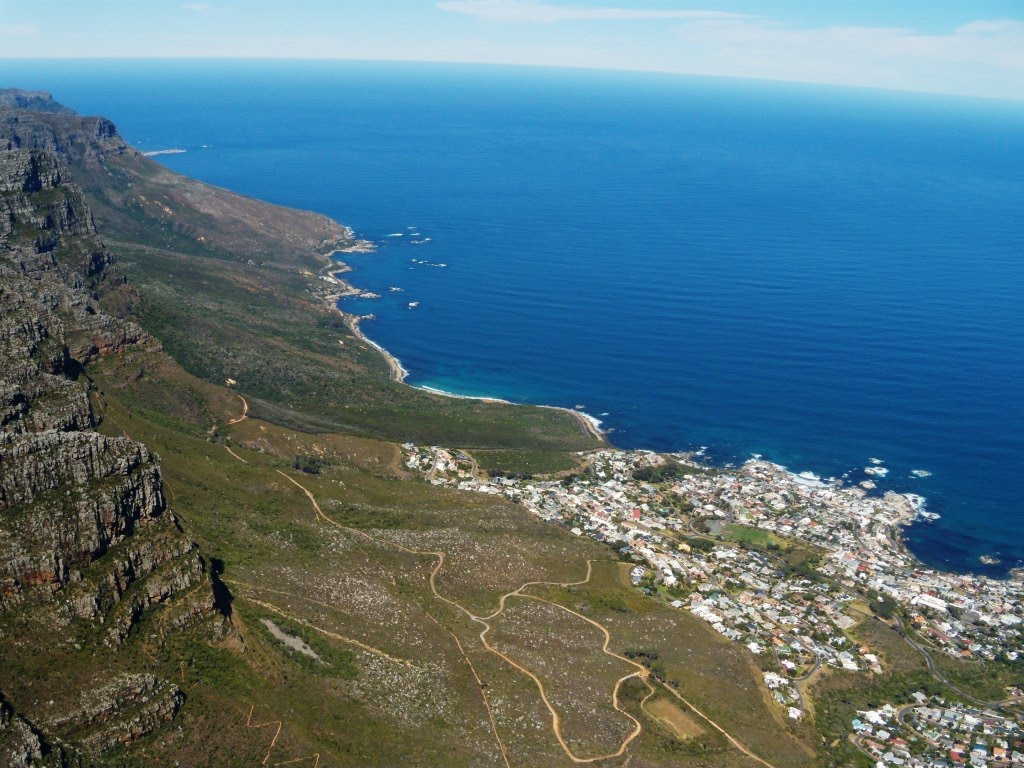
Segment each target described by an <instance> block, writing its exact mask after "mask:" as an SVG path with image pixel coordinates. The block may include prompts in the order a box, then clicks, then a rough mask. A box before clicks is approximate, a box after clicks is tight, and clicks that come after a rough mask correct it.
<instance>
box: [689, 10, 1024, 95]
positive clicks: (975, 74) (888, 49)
mask: <svg viewBox="0 0 1024 768" xmlns="http://www.w3.org/2000/svg"><path fill="white" fill-rule="evenodd" d="M676 41H677V46H678V47H677V49H676V51H677V58H676V59H675V62H676V65H677V66H678V67H679V69H680V70H683V71H689V72H693V73H699V74H727V75H732V76H737V77H762V78H771V79H778V80H802V81H810V82H827V83H836V84H848V85H870V86H878V87H890V88H905V89H909V90H929V91H946V90H949V91H953V92H965V93H971V92H974V93H977V94H978V95H993V96H1009V97H1011V98H1021V97H1022V96H1024V86H1022V84H1024V78H1022V77H1021V76H1022V74H1024V22H1021V21H1016V20H979V21H974V22H971V23H969V24H964V25H962V26H960V27H958V28H956V29H954V30H952V31H950V32H947V33H944V34H925V33H921V32H917V31H915V30H910V29H900V28H891V27H857V26H833V27H820V28H797V27H792V26H788V25H785V24H781V23H778V22H772V21H766V20H733V21H714V20H704V21H694V22H689V23H685V24H681V25H679V27H678V28H677V30H676Z"/></svg>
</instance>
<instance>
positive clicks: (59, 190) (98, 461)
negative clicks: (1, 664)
mask: <svg viewBox="0 0 1024 768" xmlns="http://www.w3.org/2000/svg"><path fill="white" fill-rule="evenodd" d="M39 98H41V97H39ZM3 99H4V96H3V94H0V104H2V103H4V101H3ZM38 117H39V116H38V115H29V116H28V119H27V120H24V121H23V115H22V114H21V113H6V114H5V116H3V117H2V118H0V119H2V120H6V121H8V122H9V123H10V121H15V122H17V123H19V124H21V123H22V122H27V123H30V124H31V125H32V126H35V127H34V128H33V129H32V130H31V131H28V132H25V131H22V132H21V133H19V137H20V138H19V140H18V141H17V142H15V141H8V142H7V147H8V148H7V149H4V148H3V146H4V145H3V144H0V361H3V364H2V366H0V650H3V649H5V648H6V651H4V653H5V654H7V653H13V654H14V656H15V657H17V656H18V655H19V654H33V653H35V652H36V650H37V648H39V645H38V644H39V643H40V641H41V640H42V641H43V642H44V643H46V648H47V650H51V649H55V648H56V649H59V648H61V647H67V648H74V649H77V650H79V651H82V652H83V653H86V654H91V656H90V658H92V659H95V658H96V654H98V653H99V654H102V653H115V654H116V653H118V652H119V650H118V649H121V648H126V647H128V646H130V645H131V643H132V642H133V640H132V638H133V632H134V630H135V628H136V627H137V626H138V625H139V623H140V622H141V621H143V620H150V619H151V620H152V621H151V623H150V624H148V625H147V626H148V627H150V628H151V629H150V630H148V631H149V632H150V634H149V636H148V637H149V640H148V642H152V641H154V640H155V641H156V642H158V643H159V642H163V641H164V638H166V637H167V636H169V635H170V634H172V633H174V632H177V631H181V630H182V629H183V628H186V627H190V626H193V625H195V624H196V623H202V622H208V623H209V624H210V631H211V632H216V631H218V630H217V627H218V626H221V625H222V621H223V620H222V619H220V618H219V614H218V613H217V612H216V610H215V605H214V596H213V589H212V583H211V576H210V573H209V570H208V568H207V566H206V564H205V563H204V561H203V559H202V558H201V557H200V555H199V553H198V550H197V547H196V546H195V544H193V543H192V542H191V541H190V540H189V539H188V537H187V536H185V534H184V533H183V532H182V530H181V528H180V526H179V525H178V523H177V521H176V520H175V518H174V515H173V513H172V512H171V511H170V510H169V509H168V507H167V502H166V499H165V495H164V489H163V483H162V479H161V475H160V467H159V463H158V461H157V459H156V457H154V456H153V455H152V454H151V453H150V451H149V450H148V449H147V448H146V446H144V445H142V444H141V443H137V442H135V441H133V440H131V439H130V438H128V437H127V436H124V437H109V436H104V435H101V434H99V433H97V432H96V431H95V428H96V426H97V416H96V413H95V412H94V409H93V407H92V403H91V399H90V392H89V385H88V381H87V379H86V377H85V376H84V375H83V369H84V366H85V365H86V364H87V363H88V362H90V361H91V360H93V359H94V358H96V357H97V356H99V355H103V354H110V353H115V352H117V351H119V350H122V349H124V348H125V347H126V346H128V345H145V346H148V347H150V348H152V349H158V348H159V347H158V345H157V344H156V342H155V341H154V340H152V339H151V338H149V337H148V336H147V335H146V334H145V333H144V332H143V331H142V330H141V329H140V328H139V327H138V326H136V325H134V324H133V323H130V322H126V321H123V320H119V319H117V318H113V317H110V316H108V315H106V314H105V313H104V312H103V311H102V310H101V308H100V303H99V298H100V296H101V295H102V294H104V292H106V291H110V290H115V289H116V288H117V286H120V285H123V283H124V280H123V278H122V277H121V276H120V275H119V274H118V272H117V270H116V268H114V267H113V266H112V261H113V260H112V258H111V256H110V254H109V253H108V252H107V250H106V249H105V248H104V246H103V243H102V241H101V240H100V239H99V237H98V234H97V231H96V227H95V225H94V223H93V218H92V214H91V213H90V210H89V206H88V205H87V203H86V199H85V197H84V195H83V194H82V192H81V190H80V189H78V187H76V186H75V185H73V184H71V183H69V181H68V179H67V171H66V168H65V166H64V165H63V163H62V154H61V153H65V152H67V151H69V145H73V144H75V143H77V144H78V145H79V148H81V147H86V146H88V147H92V149H86V150H85V151H89V152H101V151H106V149H104V147H105V146H106V144H104V142H106V141H107V140H108V139H109V138H110V137H111V136H116V132H115V131H113V127H112V125H110V124H109V123H107V122H106V121H102V120H99V119H84V118H75V119H77V120H80V123H79V126H80V129H81V130H80V133H73V134H72V135H70V136H69V135H68V134H67V133H66V132H65V133H62V134H58V133H54V132H47V131H46V130H45V126H46V125H47V123H46V120H45V119H43V120H38V119H36V118H38ZM42 117H43V118H47V117H60V118H65V116H64V115H60V114H58V113H57V112H56V111H54V112H53V113H52V114H46V115H43V116H42ZM65 119H66V118H65ZM40 126H42V127H40ZM114 144H115V145H116V141H115V142H114ZM114 151H116V146H115V147H114ZM83 638H86V639H87V640H88V642H90V643H92V644H94V646H95V647H93V648H88V647H85V648H83ZM100 649H106V650H103V651H101V650H100ZM115 666H118V665H117V664H110V663H109V659H108V660H107V661H105V662H103V663H102V664H98V666H97V669H98V670H99V672H98V674H97V675H92V676H88V677H85V678H80V679H78V682H77V683H73V684H69V685H67V686H66V688H65V689H64V690H61V691H60V692H59V694H57V695H55V697H54V700H51V701H49V702H48V707H49V708H44V707H43V706H42V704H41V703H40V702H38V701H34V700H30V699H28V698H26V697H24V696H22V699H24V701H22V700H19V699H18V698H17V697H15V696H13V694H11V692H10V691H0V762H2V763H3V764H5V765H8V764H9V765H25V766H28V765H67V764H71V763H73V762H74V761H75V760H77V759H78V757H76V755H78V754H81V755H85V756H86V759H89V757H90V756H92V757H96V756H100V755H102V754H103V752H104V751H105V750H108V749H110V748H112V747H115V746H117V745H122V744H125V743H128V742H130V741H132V740H133V739H137V738H139V737H141V736H144V735H146V734H148V733H150V732H152V731H153V730H154V729H156V728H158V727H160V726H161V725H162V724H163V723H165V722H166V721H168V720H169V719H171V718H173V717H174V715H175V713H176V712H177V710H178V707H179V706H180V705H181V702H182V700H183V694H182V692H181V691H180V690H178V688H177V687H176V686H175V685H174V684H173V683H171V682H169V681H166V680H160V679H158V678H156V677H154V676H153V675H151V674H145V673H143V672H142V671H141V670H140V671H139V672H138V673H133V672H124V671H122V672H119V673H117V674H114V673H113V672H112V671H109V672H106V673H104V670H105V669H106V668H108V667H115ZM6 677H7V676H6V675H4V674H3V673H2V672H0V687H3V686H5V685H15V686H16V685H17V682H18V681H13V682H12V680H11V679H9V678H8V679H6V680H5V678H6ZM4 693H7V694H8V695H9V696H10V699H11V700H10V702H8V701H7V700H5V699H4V698H3V694H4ZM54 701H56V702H57V703H56V704H54ZM12 705H13V707H15V708H17V710H18V712H17V713H15V711H14V709H12ZM26 718H27V719H26ZM30 723H31V724H30ZM39 729H42V730H39ZM59 743H66V744H67V745H69V746H67V747H58V746H53V745H55V744H59Z"/></svg>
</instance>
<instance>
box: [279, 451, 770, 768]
mask: <svg viewBox="0 0 1024 768" xmlns="http://www.w3.org/2000/svg"><path fill="white" fill-rule="evenodd" d="M275 471H276V472H277V473H278V474H279V475H281V476H282V477H283V478H285V479H286V480H287V481H288V482H290V483H291V484H292V485H294V486H295V487H296V488H298V489H299V490H301V491H302V492H303V493H304V494H305V495H306V497H307V498H308V499H309V502H310V504H311V505H312V507H313V511H314V512H315V513H316V516H317V518H318V519H320V520H323V521H324V522H326V523H328V524H329V525H332V526H334V527H335V528H338V529H340V530H343V531H346V532H348V533H350V534H354V535H356V536H360V537H362V538H364V539H366V540H368V541H371V542H373V543H375V544H377V545H379V546H385V547H393V548H395V549H398V550H400V551H402V552H405V553H407V554H411V555H417V556H430V557H433V558H435V559H436V562H435V563H434V567H433V568H432V569H431V571H430V578H429V585H430V591H431V593H432V594H433V595H434V597H436V598H437V599H438V600H441V601H442V602H444V603H446V604H448V605H450V606H452V607H453V608H455V609H456V610H457V611H459V612H460V613H462V614H463V615H464V616H465V617H466V618H468V619H470V620H471V621H473V622H475V623H477V624H480V625H482V626H483V629H482V630H481V631H480V634H479V638H480V642H481V643H482V644H483V646H484V648H486V649H487V650H488V651H489V652H491V653H493V654H494V655H495V656H497V657H498V658H500V659H501V660H502V661H504V662H505V663H506V664H508V665H509V666H510V667H512V668H513V669H516V670H518V671H519V672H521V673H522V674H524V675H526V676H527V677H529V678H530V679H531V680H532V681H533V682H534V684H535V685H536V686H537V691H538V692H539V694H540V697H541V700H542V701H543V702H544V706H545V707H546V708H547V710H548V712H549V713H550V714H551V728H552V731H553V732H554V735H555V739H556V740H557V741H558V744H559V746H560V747H561V748H562V751H563V752H564V753H565V754H566V756H567V757H568V758H569V759H570V760H571V761H572V762H573V763H575V764H577V765H582V764H589V763H596V762H600V761H603V760H610V759H613V758H617V757H621V756H622V755H623V754H625V752H626V749H627V748H628V747H629V745H630V744H631V743H632V742H633V741H634V740H635V739H636V738H637V737H638V736H639V735H640V734H641V733H643V724H642V723H641V722H640V721H639V720H638V719H637V718H636V717H635V716H633V715H632V714H630V713H629V712H627V711H626V710H625V709H623V707H622V704H621V702H620V700H619V692H620V690H621V688H622V685H623V683H625V682H626V681H627V680H629V679H631V678H634V677H635V678H637V679H639V680H641V681H642V682H643V683H644V685H645V686H647V688H648V693H647V695H646V696H645V697H644V698H643V700H642V701H641V702H640V708H641V710H643V709H644V706H645V705H646V703H647V701H648V700H649V699H650V698H651V696H653V695H654V694H655V692H656V689H655V687H654V686H653V685H651V682H650V680H649V677H650V675H649V672H648V670H647V669H646V668H645V667H644V666H642V665H641V664H638V663H637V662H635V661H633V660H632V659H628V658H626V657H625V656H622V655H620V654H618V653H615V652H614V651H612V650H610V649H609V646H610V644H611V633H610V632H609V631H608V628H607V627H605V626H604V625H603V624H601V623H600V622H597V621H595V620H594V619H591V618H590V617H588V616H584V615H583V614H582V613H579V612H577V611H574V610H572V609H571V608H568V607H566V606H564V605H560V604H559V603H556V602H553V601H551V600H548V599H546V598H543V597H538V596H536V595H530V594H526V593H525V592H524V590H526V589H527V588H528V587H533V586H547V587H561V588H568V587H575V586H582V585H584V584H587V583H588V582H589V581H590V579H591V577H592V576H593V570H594V566H593V564H594V561H593V560H587V573H586V576H585V577H584V578H583V579H580V580H579V581H565V582H556V581H528V582H526V583H525V584H522V585H520V586H519V587H518V588H516V589H514V590H512V591H511V592H506V593H505V594H503V595H501V597H500V598H499V599H498V607H497V608H496V609H495V610H494V611H493V612H492V613H490V614H488V615H487V616H479V615H477V614H475V613H473V612H472V611H471V610H469V609H468V608H466V607H465V606H464V605H462V604H461V603H458V602H457V601H455V600H452V599H451V598H449V597H446V596H445V595H443V594H442V593H441V592H440V591H439V590H438V588H437V576H438V574H439V573H440V572H441V569H442V568H444V565H445V559H446V556H445V553H444V552H440V551H431V550H418V549H413V548H411V547H407V546H405V545H404V544H399V543H398V542H394V541H388V540H387V539H379V538H377V537H375V536H372V535H370V534H369V533H366V532H365V531H361V530H359V529H357V528H350V527H349V526H347V525H343V524H341V523H339V522H337V521H336V520H333V519H332V518H331V517H329V516H328V515H327V514H325V513H324V511H323V509H321V507H320V504H319V502H317V500H316V497H315V496H314V495H313V494H312V493H311V492H310V490H309V489H308V488H306V487H305V486H304V485H302V484H301V483H299V482H298V481H297V480H295V478H293V477H291V476H290V475H288V474H287V473H285V472H282V471H281V470H279V469H278V470H275ZM512 598H522V599H525V600H535V601H537V602H542V603H547V604H548V605H552V606H554V607H555V608H558V609H559V610H562V611H565V612H566V613H569V614H571V615H573V616H575V617H576V618H579V619H582V620H583V621H585V622H587V623H588V624H590V625H591V626H593V627H595V628H597V629H598V630H599V631H600V632H601V634H602V635H603V637H604V642H603V644H602V647H601V651H602V652H603V653H605V654H607V655H609V656H612V657H613V658H615V659H619V660H621V661H623V662H625V663H626V664H628V665H629V666H631V667H634V669H635V671H633V672H630V673H629V674H628V675H623V676H622V677H620V678H619V679H618V680H617V681H616V683H615V687H614V689H613V690H612V706H613V707H614V708H615V709H616V711H618V712H621V713H622V714H623V715H624V716H625V717H627V718H629V719H630V720H631V721H632V722H633V726H634V727H633V730H632V731H631V732H630V734H629V735H628V736H627V737H626V738H625V739H624V740H623V742H622V743H621V744H620V746H619V748H618V749H617V750H616V751H614V752H610V753H608V754H603V755H594V756H591V757H581V756H579V755H577V754H576V753H575V752H573V751H572V748H571V747H570V746H569V745H568V744H567V743H566V741H565V738H564V737H563V736H562V729H561V716H560V715H559V714H558V711H557V710H556V709H555V707H554V706H553V705H552V703H551V701H550V699H549V698H548V695H547V690H546V688H545V687H544V682H543V681H542V680H541V679H540V677H538V676H537V674H536V673H535V672H533V671H532V670H530V669H528V668H527V667H525V666H523V665H522V664H519V663H518V662H517V661H515V660H514V659H512V658H511V657H509V656H508V655H507V654H505V653H503V652H502V651H500V650H499V649H497V648H495V647H494V646H493V645H491V643H490V641H489V640H488V639H487V634H488V633H489V632H490V631H491V624H490V622H491V621H493V620H494V619H496V618H498V617H499V616H500V615H501V614H502V613H504V611H505V608H506V606H507V604H508V601H509V600H510V599H512ZM427 615H428V616H429V615H430V614H429V613H428V614H427ZM289 618H291V617H289ZM430 618H431V619H433V618H434V617H433V616H431V617H430ZM434 621H435V622H436V621H437V620H436V619H434ZM448 631H449V633H450V634H452V636H453V637H455V642H456V644H457V646H458V648H459V651H460V652H461V653H462V655H463V658H465V659H466V661H467V662H468V663H469V665H470V668H471V669H472V671H473V675H474V677H475V678H476V680H477V682H478V683H479V684H480V686H481V692H482V694H483V697H484V702H485V704H486V707H487V712H488V716H489V718H490V722H491V726H492V730H493V732H494V736H495V739H496V741H497V742H498V746H499V749H500V751H501V755H502V758H503V760H504V761H505V764H506V766H509V768H510V765H509V761H508V754H507V749H506V747H505V745H504V743H503V742H502V741H501V738H500V736H499V735H498V730H497V724H496V723H495V720H494V715H493V711H492V709H491V705H490V702H489V701H488V700H487V696H486V693H483V690H484V689H483V681H482V680H481V679H480V676H479V675H478V674H477V672H476V669H475V667H473V664H472V662H471V661H470V660H469V657H468V656H467V655H466V652H465V649H464V648H463V646H462V643H461V642H460V641H459V639H458V637H457V636H455V633H454V632H451V630H448ZM339 639H341V638H339ZM344 639H346V640H348V638H344ZM662 687H664V688H665V690H666V691H668V692H669V693H670V694H671V695H673V696H675V697H676V698H677V699H679V701H681V702H682V703H683V704H685V705H686V706H687V707H688V708H689V709H691V710H693V712H695V713H696V714H697V715H699V716H700V717H701V718H702V719H703V720H705V721H706V722H707V723H708V724H709V725H710V726H711V727H712V728H714V729H715V730H716V731H718V732H719V733H721V734H722V735H723V736H724V737H725V738H726V739H727V740H728V742H729V743H730V744H731V745H732V746H733V747H735V748H736V749H737V750H739V751H740V752H741V753H743V754H744V755H746V756H747V757H749V758H751V759H752V760H755V761H757V762H758V763H760V764H761V765H763V766H765V768H776V766H774V765H772V764H771V763H769V762H768V761H766V760H764V759H763V758H760V757H758V756H757V755H755V754H754V753H753V752H751V751H750V750H749V749H748V748H747V747H746V746H744V745H743V744H742V743H741V742H740V741H739V740H737V739H736V738H735V737H734V736H732V735H731V734H729V732H728V731H726V730H725V729H724V728H722V726H720V725H719V724H718V723H716V722H715V721H714V720H712V719H711V718H710V717H708V716H707V715H706V714H704V713H703V712H702V711H701V710H699V709H697V707H695V706H693V704H691V703H690V702H689V701H687V700H686V699H685V698H683V697H682V696H681V695H680V694H679V693H678V692H677V691H675V690H674V689H672V688H671V687H669V686H667V685H664V684H662Z"/></svg>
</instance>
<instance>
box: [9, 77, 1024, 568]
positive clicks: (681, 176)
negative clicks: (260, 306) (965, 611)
mask: <svg viewBox="0 0 1024 768" xmlns="http://www.w3.org/2000/svg"><path fill="white" fill-rule="evenodd" d="M0 73H3V77H2V80H3V81H4V82H3V85H5V86H6V85H12V86H14V85H16V86H19V87H25V88H44V89H47V90H50V91H52V92H53V93H54V95H55V96H56V97H57V98H58V99H59V100H61V101H63V102H65V103H67V104H69V105H70V106H72V107H74V108H76V109H77V110H79V111H81V112H85V113H102V114H104V115H106V116H108V117H110V118H111V119H113V120H114V121H115V122H116V123H117V124H118V126H119V128H120V130H121V132H122V133H123V134H124V136H125V137H126V138H127V139H128V140H129V141H131V142H132V143H133V144H135V145H136V146H138V147H139V148H140V149H143V150H149V151H155V150H161V149H184V150H187V151H186V152H184V153H181V154H174V155H166V156H162V157H161V158H160V160H161V161H163V162H164V163H165V164H166V165H168V166H169V167H171V168H173V169H174V170H176V171H180V172H182V173H185V174H189V175H191V176H195V177H198V178H201V179H204V180H206V181H209V182H212V183H214V184H218V185H221V186H224V187H228V188H231V189H233V190H236V191H239V192H242V193H245V194H249V195H253V196H258V197H261V198H265V199H267V200H271V201H273V202H277V203H282V204H286V205H291V206H298V207H301V208H310V209H313V210H317V211H320V212H323V213H325V214H328V215H330V216H332V217H334V218H336V219H337V220H339V221H341V222H342V223H345V224H348V225H350V226H352V227H353V228H354V229H355V230H356V232H357V234H358V235H359V236H360V237H365V238H368V239H371V240H373V241H375V242H377V243H378V244H379V246H380V247H379V249H378V251H377V252H376V253H374V254H368V255H358V256H352V257H351V258H349V259H348V262H349V263H350V264H351V266H352V267H354V272H353V273H352V274H351V275H350V276H349V278H350V280H351V281H352V282H353V283H355V284H356V285H359V286H361V287H365V288H367V289H370V290H372V291H375V292H377V293H379V294H381V297H382V298H380V299H379V300H363V301H355V302H350V303H349V304H348V305H347V306H346V309H347V310H349V311H352V312H359V313H373V314H374V315H375V316H376V319H375V320H373V321H371V322H368V323H366V324H365V326H364V328H365V330H366V331H367V333H368V334H369V335H370V336H371V338H373V339H374V340H375V341H377V342H379V343H381V344H382V345H384V346H385V347H387V348H388V349H389V350H390V351H392V352H393V353H394V354H395V355H396V356H397V357H398V358H399V359H400V360H401V361H402V363H403V364H404V366H405V367H406V368H407V369H408V370H409V371H410V377H409V381H410V382H411V383H413V384H416V385H424V386H430V387H435V388H438V389H443V390H448V391H451V392H456V393H462V394H469V395H490V396H497V397H504V398H508V399H511V400H515V401H522V402H531V403H547V404H555V405H563V406H568V407H574V406H576V405H582V406H583V407H584V408H585V409H586V411H587V412H588V413H590V414H593V415H594V416H597V417H598V418H600V419H601V420H602V422H603V424H604V427H605V428H607V429H609V430H611V432H610V438H611V440H612V441H613V442H614V443H615V444H617V445H619V446H621V447H643V448H652V449H656V450H664V451H674V450H684V449H691V448H696V447H699V446H707V452H708V455H709V456H710V457H712V458H713V459H714V460H715V461H717V462H721V463H726V462H740V461H743V460H744V459H746V458H748V457H749V456H750V455H751V454H755V453H757V454H762V455H763V456H765V457H766V458H769V459H772V460H774V461H777V462H780V463H782V464H784V465H786V466H788V467H790V468H791V469H793V470H796V471H803V470H811V471H814V472H816V473H818V474H820V475H822V476H845V477H846V478H847V479H848V480H849V481H850V482H860V481H862V480H865V479H866V478H867V476H866V475H865V474H864V471H863V470H864V468H866V467H871V466H873V464H872V463H871V461H870V459H872V458H876V459H880V460H881V461H882V466H884V467H885V468H886V469H888V474H887V475H886V476H885V477H877V476H876V477H875V478H874V479H875V481H876V482H877V483H878V486H879V489H880V490H885V489H895V490H899V491H909V492H913V493H918V494H921V495H923V496H925V497H926V498H927V499H928V509H929V510H931V511H933V512H937V513H939V514H940V515H941V519H939V520H937V521H935V522H930V523H918V524H915V525H914V526H912V527H911V528H910V529H909V530H908V531H907V535H908V539H909V542H908V543H909V546H910V547H911V549H912V550H913V551H914V553H915V554H916V555H917V556H918V557H920V559H921V560H923V561H924V562H925V563H927V564H929V565H931V566H936V567H943V568H949V569H955V570H960V571H973V572H980V573H989V574H991V575H994V576H998V575H1001V574H1004V573H1005V572H1006V570H1007V569H1008V568H1011V567H1015V566H1019V565H1021V564H1022V560H1024V505H1022V504H1021V502H1020V493H1021V490H1020V484H1021V480H1022V479H1024V472H1022V463H1024V299H1022V290H1024V210H1022V203H1024V105H1022V104H1020V103H1012V102H996V101H981V100H978V101H975V100H969V99H963V98H952V97H940V96H925V95H912V94H897V93H887V92H880V91H867V90H854V89H840V88H826V87H812V86H797V85H786V84H777V83H764V82H750V81H735V80H724V79H705V78H688V77H679V76H666V75H646V74H624V73H609V72H588V71H573V70H545V69H525V68H502V67H473V66H449V65H409V64H401V65H400V64H367V63H323V62H321V63H286V62H277V63H271V62H262V63H260V62H250V63H240V62H224V61H220V62H189V63H181V62H179V63H169V62H106V63H104V62H64V63H62V62H52V63H43V64H41V63H38V62H33V63H16V62H10V61H8V62H3V63H2V64H0ZM392 288H395V289H401V290H400V291H399V290H391V289H392ZM410 305H414V306H410ZM915 470H921V472H918V473H917V474H918V475H925V473H930V475H928V476H920V477H919V476H916V475H915V474H914V471H915ZM982 555H993V556H996V557H998V558H999V559H1000V560H1001V563H1000V564H999V565H997V566H985V565H983V564H982V563H980V562H979V557H980V556H982Z"/></svg>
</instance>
